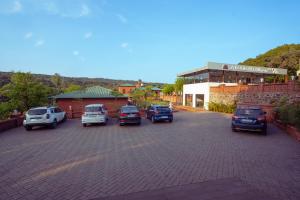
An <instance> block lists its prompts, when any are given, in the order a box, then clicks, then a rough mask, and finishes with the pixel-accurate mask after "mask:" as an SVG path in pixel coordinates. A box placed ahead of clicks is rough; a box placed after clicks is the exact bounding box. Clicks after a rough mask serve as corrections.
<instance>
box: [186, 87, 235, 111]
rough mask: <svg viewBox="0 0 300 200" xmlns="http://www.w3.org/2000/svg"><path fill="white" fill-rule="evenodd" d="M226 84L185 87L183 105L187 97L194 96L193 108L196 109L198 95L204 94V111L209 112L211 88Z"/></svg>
mask: <svg viewBox="0 0 300 200" xmlns="http://www.w3.org/2000/svg"><path fill="white" fill-rule="evenodd" d="M220 84H224V83H209V82H206V83H194V84H186V85H183V105H185V95H186V94H192V95H193V103H192V105H193V107H196V94H204V109H205V110H208V103H209V94H210V87H212V86H219V85H220ZM225 85H237V84H236V83H226V84H225Z"/></svg>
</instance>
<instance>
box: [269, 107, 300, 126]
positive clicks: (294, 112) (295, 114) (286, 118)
mask: <svg viewBox="0 0 300 200" xmlns="http://www.w3.org/2000/svg"><path fill="white" fill-rule="evenodd" d="M275 112H276V114H277V115H276V116H277V117H278V119H279V120H280V121H281V122H282V123H284V124H290V125H292V126H296V127H297V128H298V129H299V130H300V103H294V104H288V103H286V104H280V105H279V106H278V107H277V108H276V109H275Z"/></svg>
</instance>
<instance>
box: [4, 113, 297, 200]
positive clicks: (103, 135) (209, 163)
mask: <svg viewBox="0 0 300 200" xmlns="http://www.w3.org/2000/svg"><path fill="white" fill-rule="evenodd" d="M230 177H237V178H239V179H241V180H242V181H244V182H246V183H247V184H249V185H251V186H252V187H253V188H255V189H258V190H261V191H262V192H264V193H266V194H267V195H271V196H273V197H276V198H279V199H291V200H296V199H299V198H300V146H299V143H298V142H297V141H295V140H293V139H292V138H290V137H289V136H288V135H286V134H285V133H283V132H281V131H280V130H278V129H277V128H276V127H274V126H272V125H270V126H269V134H268V136H262V135H259V134H252V133H242V132H238V133H234V132H232V131H231V129H230V118H229V117H228V116H226V115H222V114H218V113H209V112H207V113H206V112H203V113H187V112H179V113H176V114H175V115H174V121H173V123H156V124H151V123H150V122H149V121H147V120H143V121H142V125H141V126H125V127H120V126H118V125H117V123H116V121H114V120H111V121H110V122H109V124H108V125H107V126H91V127H87V128H84V127H82V126H81V124H80V121H79V120H69V121H67V122H66V123H63V124H60V125H59V126H58V127H57V129H55V130H51V129H44V128H43V129H36V130H33V131H30V132H27V131H25V130H24V129H23V128H22V127H21V128H16V129H11V130H9V131H6V132H4V133H1V134H0V199H93V198H101V197H107V196H113V195H122V194H128V193H133V192H140V191H150V190H157V189H162V188H166V187H173V186H178V185H186V184H192V183H199V182H203V181H211V180H218V179H224V178H230Z"/></svg>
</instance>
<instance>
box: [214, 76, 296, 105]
mask: <svg viewBox="0 0 300 200" xmlns="http://www.w3.org/2000/svg"><path fill="white" fill-rule="evenodd" d="M282 97H286V98H287V99H288V101H289V102H290V103H293V102H297V101H300V84H299V83H298V82H296V81H289V82H288V83H283V84H261V85H237V86H225V85H220V86H217V87H210V101H211V102H216V103H224V104H233V103H251V104H262V105H268V104H273V103H275V102H278V101H279V100H280V99H281V98H282Z"/></svg>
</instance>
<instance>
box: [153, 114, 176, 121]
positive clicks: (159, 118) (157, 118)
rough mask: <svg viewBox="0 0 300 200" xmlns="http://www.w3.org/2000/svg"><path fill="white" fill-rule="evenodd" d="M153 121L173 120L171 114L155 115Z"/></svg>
mask: <svg viewBox="0 0 300 200" xmlns="http://www.w3.org/2000/svg"><path fill="white" fill-rule="evenodd" d="M154 119H155V121H164V120H173V115H155V116H154Z"/></svg>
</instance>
